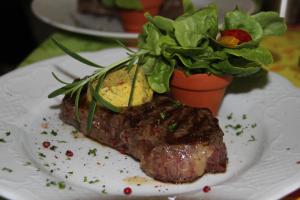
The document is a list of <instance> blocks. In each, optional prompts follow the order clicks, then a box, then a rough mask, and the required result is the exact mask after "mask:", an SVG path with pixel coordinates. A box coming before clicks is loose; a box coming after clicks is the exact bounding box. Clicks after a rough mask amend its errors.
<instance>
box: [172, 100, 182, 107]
mask: <svg viewBox="0 0 300 200" xmlns="http://www.w3.org/2000/svg"><path fill="white" fill-rule="evenodd" d="M181 106H182V103H180V102H179V101H174V103H173V107H174V108H180V107H181Z"/></svg>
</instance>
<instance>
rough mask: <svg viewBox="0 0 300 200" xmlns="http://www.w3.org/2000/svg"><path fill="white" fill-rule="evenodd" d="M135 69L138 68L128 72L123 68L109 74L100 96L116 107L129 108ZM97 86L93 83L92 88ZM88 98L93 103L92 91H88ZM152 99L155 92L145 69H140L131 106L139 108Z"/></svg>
mask: <svg viewBox="0 0 300 200" xmlns="http://www.w3.org/2000/svg"><path fill="white" fill-rule="evenodd" d="M135 69H136V66H135V67H133V68H132V69H131V70H130V72H128V70H127V68H122V69H119V70H116V71H113V72H111V73H109V74H108V75H107V76H106V78H105V79H104V82H103V85H102V87H101V89H100V91H99V92H98V94H99V95H100V96H101V97H102V98H103V99H105V100H106V101H108V102H110V103H111V104H112V105H114V106H116V107H127V106H128V100H129V95H130V91H131V85H132V84H131V82H132V79H133V77H134V73H135ZM96 84H97V83H96V82H95V83H93V84H92V87H93V88H95V87H96ZM87 97H88V101H91V99H92V97H91V94H90V90H88V95H87ZM152 97H153V90H152V89H151V88H150V87H149V85H148V82H147V79H146V77H145V75H144V72H143V69H141V68H140V69H139V71H138V74H137V78H136V82H135V87H134V93H133V98H132V103H131V105H132V106H138V105H141V104H144V103H146V102H149V101H151V100H152Z"/></svg>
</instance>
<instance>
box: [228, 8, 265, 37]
mask: <svg viewBox="0 0 300 200" xmlns="http://www.w3.org/2000/svg"><path fill="white" fill-rule="evenodd" d="M224 23H225V27H224V28H225V30H227V29H242V30H244V31H246V32H248V33H249V34H250V35H251V37H252V41H253V42H259V41H260V40H261V39H262V37H263V29H262V27H261V25H260V24H259V23H258V22H257V21H256V20H255V19H254V18H252V17H251V16H249V15H248V14H247V13H245V12H243V11H241V10H239V9H235V10H234V11H232V12H228V13H226V15H225V19H224Z"/></svg>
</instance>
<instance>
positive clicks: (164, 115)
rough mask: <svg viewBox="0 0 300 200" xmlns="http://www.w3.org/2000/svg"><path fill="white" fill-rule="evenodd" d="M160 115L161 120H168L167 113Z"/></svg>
mask: <svg viewBox="0 0 300 200" xmlns="http://www.w3.org/2000/svg"><path fill="white" fill-rule="evenodd" d="M159 114H160V118H161V119H166V117H167V114H166V113H165V112H161V113H159Z"/></svg>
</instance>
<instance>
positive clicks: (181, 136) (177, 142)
mask: <svg viewBox="0 0 300 200" xmlns="http://www.w3.org/2000/svg"><path fill="white" fill-rule="evenodd" d="M80 101H81V103H80V109H79V111H80V119H81V120H80V122H77V121H76V119H75V106H74V100H73V99H72V98H70V97H68V96H66V97H65V98H64V100H63V102H62V104H61V114H60V117H61V119H62V120H63V121H64V122H66V123H68V124H71V125H74V126H76V127H77V128H78V129H79V130H80V131H81V132H83V133H84V134H85V135H86V136H88V137H90V138H92V139H94V140H96V141H98V142H100V143H102V144H105V145H108V146H111V147H113V148H115V149H117V150H119V151H120V152H121V153H125V154H128V155H130V156H132V157H133V158H135V159H137V160H139V161H140V164H141V169H142V170H143V171H144V172H145V173H146V174H148V175H149V176H151V177H153V178H155V179H157V180H160V181H164V182H172V183H185V182H191V181H194V180H195V179H197V178H199V177H201V176H202V175H203V174H204V173H219V172H225V170H226V165H227V153H226V147H225V144H224V143H223V132H222V131H221V129H220V128H219V126H218V120H217V119H216V118H214V117H213V116H212V114H211V112H210V111H209V110H207V109H199V108H191V107H187V106H183V105H180V104H178V103H177V102H176V101H174V100H173V99H171V98H170V97H167V96H155V97H154V99H153V101H152V102H150V103H146V104H144V105H142V106H137V107H132V108H128V109H126V110H124V111H123V112H121V113H119V114H115V113H112V112H111V111H109V110H106V109H102V108H98V109H97V111H96V113H95V117H94V120H93V129H92V130H91V131H90V132H89V133H88V132H86V126H87V124H86V121H87V116H88V107H87V106H86V105H85V103H84V102H86V101H85V97H82V98H81V100H80Z"/></svg>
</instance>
